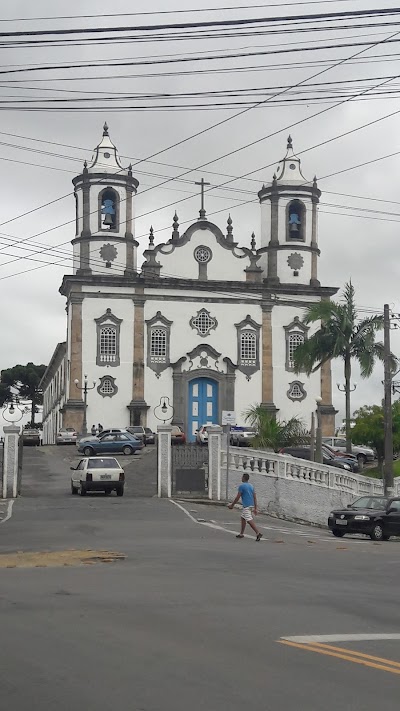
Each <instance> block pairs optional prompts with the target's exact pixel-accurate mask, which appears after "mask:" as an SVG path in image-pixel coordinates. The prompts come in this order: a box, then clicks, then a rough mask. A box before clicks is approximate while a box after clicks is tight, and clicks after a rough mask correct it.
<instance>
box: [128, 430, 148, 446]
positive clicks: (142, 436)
mask: <svg viewBox="0 0 400 711" xmlns="http://www.w3.org/2000/svg"><path fill="white" fill-rule="evenodd" d="M126 431H127V432H130V433H131V434H132V435H133V436H134V437H136V439H140V440H142V442H143V444H147V438H146V430H145V428H144V427H141V426H140V425H130V426H129V427H127V428H126Z"/></svg>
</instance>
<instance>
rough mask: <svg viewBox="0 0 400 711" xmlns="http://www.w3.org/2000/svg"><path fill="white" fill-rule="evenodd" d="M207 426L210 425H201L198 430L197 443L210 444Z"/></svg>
mask: <svg viewBox="0 0 400 711" xmlns="http://www.w3.org/2000/svg"><path fill="white" fill-rule="evenodd" d="M207 427H208V425H202V426H201V427H199V429H198V430H196V442H197V444H200V445H206V444H208V432H207Z"/></svg>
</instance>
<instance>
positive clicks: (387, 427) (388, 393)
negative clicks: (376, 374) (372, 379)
mask: <svg viewBox="0 0 400 711" xmlns="http://www.w3.org/2000/svg"><path fill="white" fill-rule="evenodd" d="M383 345H384V381H383V382H384V392H385V397H384V405H383V422H384V431H385V466H384V470H383V486H384V492H385V494H386V495H388V496H390V495H391V494H392V492H393V423H392V371H391V351H390V312H389V304H385V305H384V307H383Z"/></svg>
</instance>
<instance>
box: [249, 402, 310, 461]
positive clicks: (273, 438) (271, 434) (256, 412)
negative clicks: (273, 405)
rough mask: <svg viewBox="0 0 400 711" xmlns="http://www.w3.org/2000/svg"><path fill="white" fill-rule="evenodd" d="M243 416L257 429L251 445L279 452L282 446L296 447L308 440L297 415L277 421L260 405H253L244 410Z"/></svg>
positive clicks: (307, 435) (308, 437)
mask: <svg viewBox="0 0 400 711" xmlns="http://www.w3.org/2000/svg"><path fill="white" fill-rule="evenodd" d="M244 416H245V420H246V422H248V423H249V424H250V425H251V426H252V427H254V428H255V429H256V430H257V434H256V436H255V437H254V439H253V440H252V447H256V448H258V449H273V450H274V452H279V450H280V449H282V447H296V446H298V445H301V444H308V443H309V441H310V435H309V433H308V432H307V431H306V429H305V427H304V425H303V423H302V421H301V420H299V419H298V418H297V417H291V418H290V420H287V421H282V422H279V421H278V420H276V419H275V417H272V416H271V415H270V414H269V412H267V410H265V409H264V408H263V407H262V405H253V407H250V408H249V409H248V410H246V412H245V413H244Z"/></svg>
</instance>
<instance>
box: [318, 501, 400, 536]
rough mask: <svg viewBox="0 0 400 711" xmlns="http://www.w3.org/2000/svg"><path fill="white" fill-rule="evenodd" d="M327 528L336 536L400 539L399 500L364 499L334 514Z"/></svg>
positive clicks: (335, 511) (332, 513)
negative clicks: (348, 535)
mask: <svg viewBox="0 0 400 711" xmlns="http://www.w3.org/2000/svg"><path fill="white" fill-rule="evenodd" d="M328 526H329V528H330V530H331V531H332V533H333V535H334V536H337V537H338V538H342V536H344V535H345V534H346V533H363V534H364V535H366V536H370V538H372V540H373V541H388V540H389V538H390V536H400V498H395V499H393V498H388V497H387V496H361V497H360V498H359V499H356V500H355V501H353V503H352V504H349V506H348V507H347V508H346V509H335V510H334V511H331V513H330V514H329V518H328Z"/></svg>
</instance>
